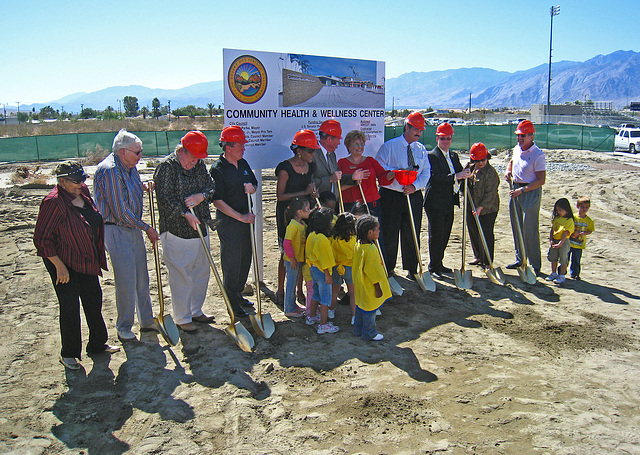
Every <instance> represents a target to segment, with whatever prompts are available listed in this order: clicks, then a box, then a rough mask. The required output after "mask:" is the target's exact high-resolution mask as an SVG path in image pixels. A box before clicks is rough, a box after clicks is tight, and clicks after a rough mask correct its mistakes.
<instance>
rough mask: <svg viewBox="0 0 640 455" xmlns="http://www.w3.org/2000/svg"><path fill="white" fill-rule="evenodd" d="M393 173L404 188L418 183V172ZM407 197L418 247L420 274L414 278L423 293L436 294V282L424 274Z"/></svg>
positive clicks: (412, 229)
mask: <svg viewBox="0 0 640 455" xmlns="http://www.w3.org/2000/svg"><path fill="white" fill-rule="evenodd" d="M393 172H394V173H395V174H396V180H397V181H398V183H400V185H402V186H407V185H411V184H412V183H413V182H415V181H416V177H417V176H418V172H417V171H409V170H404V169H402V170H394V171H393ZM405 196H406V197H407V206H408V207H409V216H410V217H411V222H410V223H409V224H410V225H411V233H412V234H413V243H414V245H415V246H416V257H417V258H418V267H419V273H416V274H415V275H414V277H415V279H416V282H417V283H418V286H420V288H421V289H422V290H423V291H425V292H427V291H431V292H435V290H436V283H435V281H433V278H431V274H429V273H424V270H423V268H422V256H421V255H420V246H418V236H417V234H416V226H415V224H414V222H413V209H412V208H411V199H409V195H408V194H405Z"/></svg>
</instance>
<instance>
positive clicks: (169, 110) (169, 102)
mask: <svg viewBox="0 0 640 455" xmlns="http://www.w3.org/2000/svg"><path fill="white" fill-rule="evenodd" d="M168 114H169V122H171V100H169V112H168Z"/></svg>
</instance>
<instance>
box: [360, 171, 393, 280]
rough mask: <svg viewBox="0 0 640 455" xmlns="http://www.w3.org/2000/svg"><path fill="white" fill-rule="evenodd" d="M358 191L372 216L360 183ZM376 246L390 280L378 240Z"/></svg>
mask: <svg viewBox="0 0 640 455" xmlns="http://www.w3.org/2000/svg"><path fill="white" fill-rule="evenodd" d="M358 189H359V190H360V195H361V196H362V202H364V206H365V207H366V208H367V213H368V214H369V215H371V210H369V205H368V204H367V198H366V197H365V195H364V190H363V189H362V184H361V182H358ZM376 246H377V247H378V252H379V253H380V259H382V267H384V274H385V275H387V279H388V278H389V272H387V264H386V263H385V261H384V253H383V252H382V248H380V242H379V241H378V239H376Z"/></svg>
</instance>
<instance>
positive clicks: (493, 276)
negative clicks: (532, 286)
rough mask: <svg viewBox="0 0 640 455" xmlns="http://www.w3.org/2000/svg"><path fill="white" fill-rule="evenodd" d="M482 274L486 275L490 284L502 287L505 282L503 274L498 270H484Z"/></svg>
mask: <svg viewBox="0 0 640 455" xmlns="http://www.w3.org/2000/svg"><path fill="white" fill-rule="evenodd" d="M484 272H485V273H486V274H487V278H489V280H490V281H491V282H492V283H495V284H497V285H500V286H504V284H505V283H506V281H507V280H506V279H505V276H504V273H502V270H500V268H495V269H494V268H490V269H485V271H484Z"/></svg>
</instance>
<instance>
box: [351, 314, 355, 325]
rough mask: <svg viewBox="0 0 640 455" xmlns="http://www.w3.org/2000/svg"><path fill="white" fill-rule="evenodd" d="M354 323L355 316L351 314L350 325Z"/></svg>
mask: <svg viewBox="0 0 640 455" xmlns="http://www.w3.org/2000/svg"><path fill="white" fill-rule="evenodd" d="M355 323H356V317H355V316H351V325H354V324H355Z"/></svg>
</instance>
